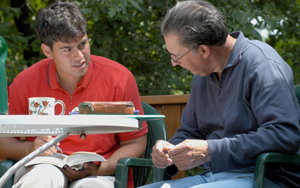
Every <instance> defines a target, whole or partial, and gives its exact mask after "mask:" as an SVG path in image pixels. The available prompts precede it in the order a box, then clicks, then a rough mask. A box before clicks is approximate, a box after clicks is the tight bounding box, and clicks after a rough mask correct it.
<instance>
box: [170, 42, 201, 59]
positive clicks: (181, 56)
mask: <svg viewBox="0 0 300 188" xmlns="http://www.w3.org/2000/svg"><path fill="white" fill-rule="evenodd" d="M195 48H196V46H195V47H194V48H192V49H190V50H189V51H187V52H186V53H185V54H183V55H182V56H181V57H179V58H178V59H176V60H174V59H173V58H172V55H174V54H170V58H171V60H172V61H173V62H174V63H177V61H179V59H181V58H183V56H185V55H186V54H188V53H189V52H190V51H192V50H193V49H195Z"/></svg>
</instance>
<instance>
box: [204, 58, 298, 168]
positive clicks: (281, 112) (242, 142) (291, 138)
mask: <svg viewBox="0 0 300 188" xmlns="http://www.w3.org/2000/svg"><path fill="white" fill-rule="evenodd" d="M291 75H292V71H291V70H290V68H289V66H285V65H283V64H279V63H277V62H272V61H271V60H262V61H261V62H257V63H256V64H254V65H253V67H252V69H251V70H250V72H249V73H247V76H246V77H245V82H244V83H245V85H244V92H243V93H244V105H245V106H247V108H248V112H249V113H251V114H253V116H254V117H255V119H253V120H252V121H257V124H258V125H259V127H258V128H257V130H253V131H250V132H249V133H240V134H237V135H235V136H234V137H232V138H222V139H215V140H208V146H209V153H210V158H211V166H212V172H213V173H217V172H221V171H228V170H233V169H238V168H243V167H249V166H253V165H254V164H255V160H256V157H257V156H258V155H259V154H260V153H263V152H269V151H273V152H283V153H296V152H297V151H298V149H299V145H300V137H299V135H300V128H299V106H298V103H297V102H296V98H295V90H294V84H293V77H292V76H291Z"/></svg>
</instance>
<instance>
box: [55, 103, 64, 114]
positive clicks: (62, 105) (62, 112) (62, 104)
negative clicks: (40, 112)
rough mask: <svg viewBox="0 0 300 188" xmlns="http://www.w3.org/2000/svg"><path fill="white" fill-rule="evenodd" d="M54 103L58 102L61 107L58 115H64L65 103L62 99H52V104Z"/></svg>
mask: <svg viewBox="0 0 300 188" xmlns="http://www.w3.org/2000/svg"><path fill="white" fill-rule="evenodd" d="M56 104H60V105H61V107H62V111H61V113H60V114H59V115H64V114H65V111H66V105H65V103H64V102H63V101H62V100H55V101H54V106H55V105H56Z"/></svg>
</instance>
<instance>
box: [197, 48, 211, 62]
mask: <svg viewBox="0 0 300 188" xmlns="http://www.w3.org/2000/svg"><path fill="white" fill-rule="evenodd" d="M199 49H200V53H201V54H202V55H203V58H205V59H207V58H208V56H209V55H210V47H209V45H206V44H201V45H200V46H199Z"/></svg>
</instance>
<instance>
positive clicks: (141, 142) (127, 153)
mask: <svg viewBox="0 0 300 188" xmlns="http://www.w3.org/2000/svg"><path fill="white" fill-rule="evenodd" d="M146 145H147V135H143V136H141V137H139V138H136V139H133V140H129V141H121V142H120V148H119V149H118V150H117V151H115V152H114V154H113V155H111V156H110V157H109V158H108V159H107V161H104V162H101V163H100V165H99V166H96V165H95V164H94V163H85V164H84V166H83V167H84V168H83V170H80V171H76V170H73V169H71V168H70V167H68V166H64V168H63V169H61V171H62V172H63V173H64V174H65V175H66V177H67V179H68V181H74V180H77V179H82V178H84V177H86V176H89V175H95V176H107V175H114V174H115V173H116V167H117V162H118V160H119V159H120V158H124V157H137V158H138V157H142V156H143V154H144V152H145V148H146Z"/></svg>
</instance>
